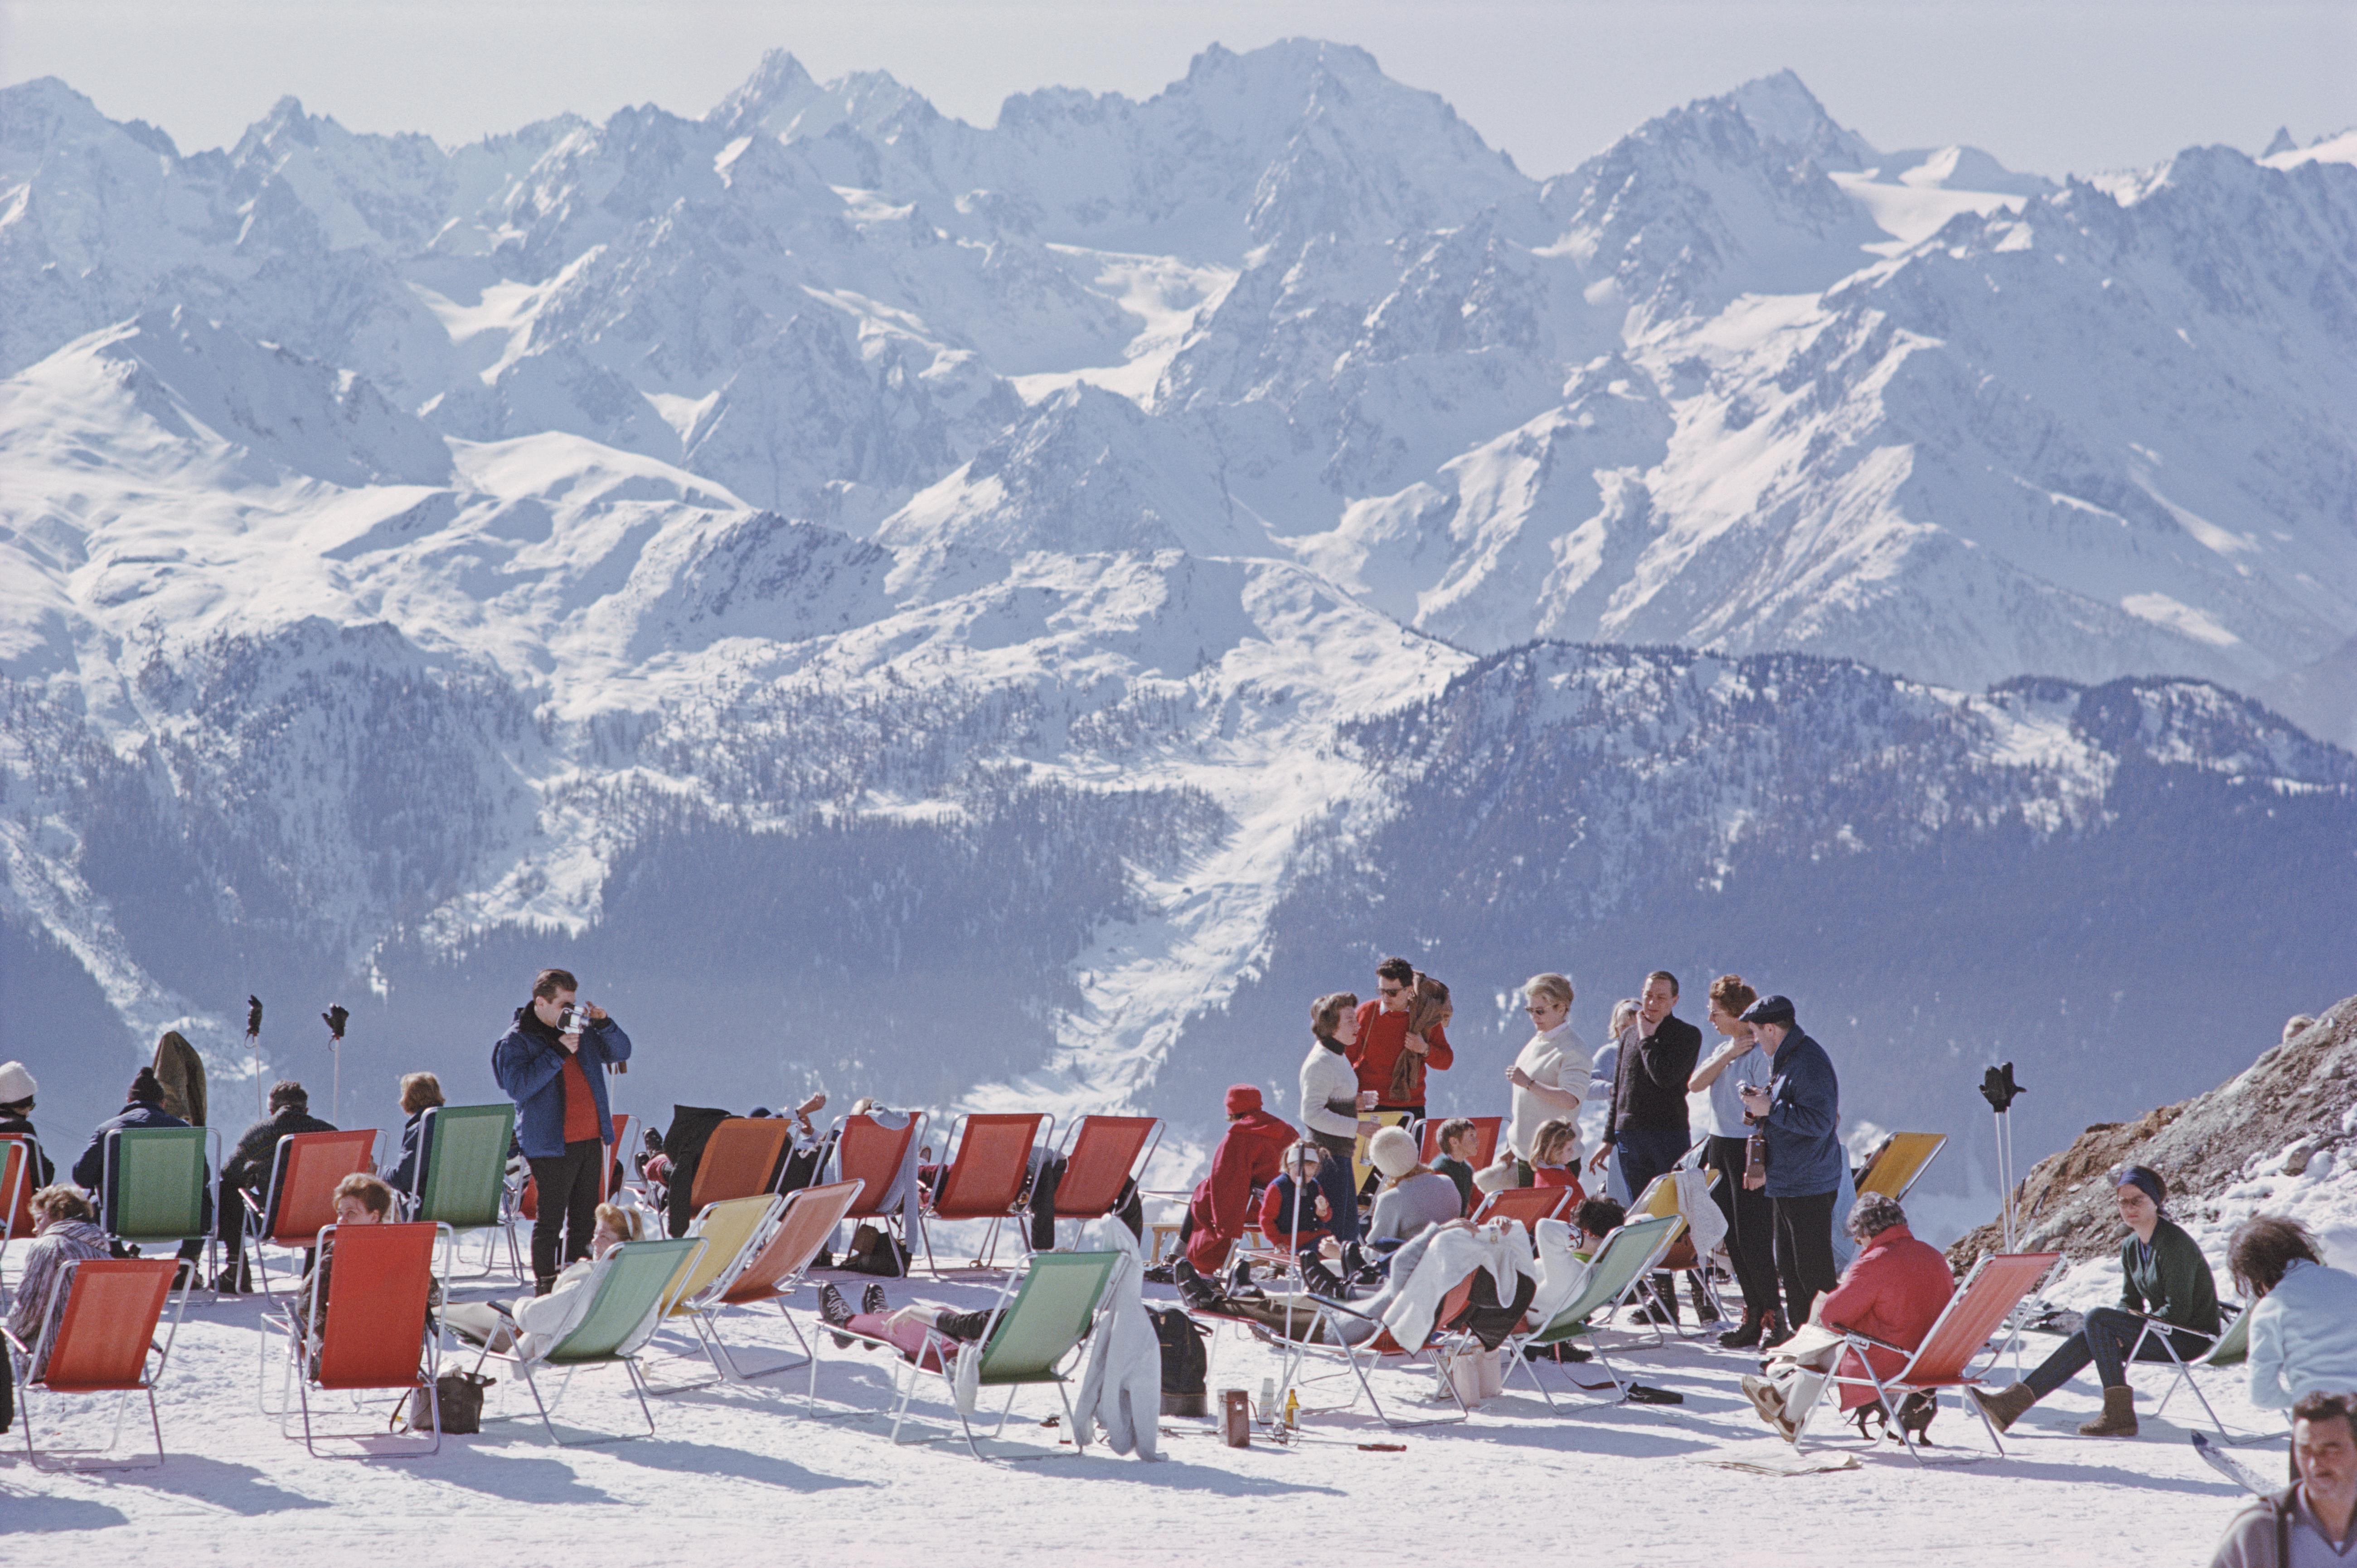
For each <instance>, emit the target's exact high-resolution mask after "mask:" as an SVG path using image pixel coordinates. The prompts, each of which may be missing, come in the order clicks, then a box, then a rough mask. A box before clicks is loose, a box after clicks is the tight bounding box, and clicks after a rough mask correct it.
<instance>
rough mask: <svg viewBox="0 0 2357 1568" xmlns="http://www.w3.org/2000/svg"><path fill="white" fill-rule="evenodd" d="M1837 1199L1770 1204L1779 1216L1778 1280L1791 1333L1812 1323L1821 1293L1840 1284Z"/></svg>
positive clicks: (1819, 1196)
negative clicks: (1836, 1253) (1811, 1312)
mask: <svg viewBox="0 0 2357 1568" xmlns="http://www.w3.org/2000/svg"><path fill="white" fill-rule="evenodd" d="M1834 1197H1835V1194H1833V1193H1830V1192H1814V1193H1811V1194H1809V1195H1808V1196H1807V1197H1771V1198H1770V1199H1769V1200H1768V1201H1769V1204H1770V1207H1771V1208H1773V1209H1774V1210H1775V1214H1776V1277H1777V1279H1778V1280H1779V1281H1781V1283H1782V1284H1783V1286H1784V1313H1785V1317H1784V1326H1785V1328H1786V1329H1787V1330H1788V1331H1789V1330H1791V1329H1793V1328H1796V1327H1798V1326H1800V1325H1802V1324H1803V1323H1806V1322H1807V1321H1808V1320H1809V1309H1810V1308H1811V1307H1813V1306H1814V1305H1816V1302H1817V1293H1818V1292H1820V1291H1829V1290H1831V1289H1833V1288H1834V1286H1835V1285H1837V1284H1839V1283H1841V1270H1840V1268H1839V1267H1838V1266H1837V1265H1835V1262H1834Z"/></svg>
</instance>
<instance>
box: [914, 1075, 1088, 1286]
mask: <svg viewBox="0 0 2357 1568" xmlns="http://www.w3.org/2000/svg"><path fill="white" fill-rule="evenodd" d="M1055 1123H1056V1119H1055V1118H1054V1117H1052V1116H1046V1115H1041V1114H1038V1113H1035V1112H1024V1113H1021V1114H1005V1115H984V1114H975V1115H972V1116H964V1117H961V1118H959V1120H958V1123H957V1126H956V1127H955V1128H954V1129H952V1134H951V1136H952V1140H953V1141H954V1143H955V1144H956V1145H957V1154H956V1156H955V1157H954V1158H952V1160H951V1161H950V1163H949V1166H948V1168H947V1169H945V1170H943V1171H942V1174H941V1176H940V1177H939V1178H938V1179H937V1180H936V1181H935V1182H934V1184H933V1190H932V1191H931V1194H929V1195H928V1196H927V1197H926V1198H925V1200H924V1202H923V1204H922V1205H921V1206H920V1208H918V1210H917V1230H918V1232H919V1233H920V1235H922V1236H923V1238H924V1241H925V1266H926V1267H927V1268H929V1269H931V1270H932V1272H933V1273H934V1274H935V1275H936V1276H937V1277H938V1276H939V1275H940V1273H941V1272H942V1266H941V1264H940V1263H938V1262H935V1261H934V1259H933V1225H932V1222H933V1221H934V1220H936V1219H941V1220H963V1219H987V1220H989V1221H990V1230H989V1232H988V1234H987V1235H986V1237H985V1241H984V1246H983V1250H982V1251H981V1253H980V1254H979V1255H977V1256H976V1257H975V1258H974V1263H973V1266H974V1268H977V1269H986V1268H989V1267H990V1266H991V1265H992V1262H993V1261H994V1260H995V1259H996V1257H997V1256H998V1231H999V1228H1000V1227H1001V1226H1003V1225H1005V1224H1006V1220H1007V1217H1008V1216H1010V1215H1017V1214H1021V1213H1022V1212H1023V1208H1022V1205H1023V1195H1024V1194H1025V1193H1026V1192H1028V1190H1029V1189H1030V1187H1031V1152H1032V1150H1033V1149H1035V1148H1037V1147H1038V1146H1039V1139H1040V1136H1041V1134H1042V1133H1048V1132H1052V1131H1053V1129H1054V1127H1055Z"/></svg>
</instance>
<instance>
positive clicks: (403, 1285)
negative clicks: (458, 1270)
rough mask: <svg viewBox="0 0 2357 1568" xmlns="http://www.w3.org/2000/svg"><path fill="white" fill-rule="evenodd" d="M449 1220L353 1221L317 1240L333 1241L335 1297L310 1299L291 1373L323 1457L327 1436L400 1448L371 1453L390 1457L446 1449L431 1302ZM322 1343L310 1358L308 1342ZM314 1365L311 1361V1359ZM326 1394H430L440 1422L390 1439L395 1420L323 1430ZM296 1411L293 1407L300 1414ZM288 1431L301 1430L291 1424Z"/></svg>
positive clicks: (306, 1439) (320, 1233)
mask: <svg viewBox="0 0 2357 1568" xmlns="http://www.w3.org/2000/svg"><path fill="white" fill-rule="evenodd" d="M446 1229H447V1227H445V1226H441V1225H435V1224H427V1223H416V1224H408V1225H346V1226H339V1225H336V1224H334V1223H332V1222H330V1223H329V1224H328V1225H326V1226H323V1227H322V1228H321V1229H320V1230H317V1232H315V1233H314V1236H313V1245H314V1246H317V1247H330V1246H331V1247H333V1248H334V1249H335V1260H334V1262H333V1263H332V1265H331V1266H330V1269H329V1273H328V1299H327V1302H326V1303H325V1305H324V1306H323V1305H322V1304H320V1303H319V1302H317V1301H314V1302H312V1303H311V1304H310V1316H309V1318H308V1319H307V1321H306V1322H305V1323H304V1324H303V1325H302V1326H301V1328H302V1331H301V1332H300V1333H296V1334H291V1335H289V1336H288V1337H287V1340H286V1345H287V1354H286V1371H287V1375H288V1376H289V1377H291V1378H293V1379H294V1380H295V1382H296V1392H297V1396H298V1402H299V1404H300V1406H301V1409H302V1413H303V1445H304V1446H305V1447H306V1448H307V1449H309V1450H310V1451H311V1455H312V1456H313V1457H314V1458H319V1457H324V1455H320V1453H319V1439H320V1438H322V1437H328V1438H350V1439H374V1440H381V1443H382V1444H398V1445H397V1446H392V1447H387V1446H382V1445H380V1446H377V1447H375V1448H373V1449H368V1450H363V1451H362V1452H363V1453H364V1454H371V1453H372V1454H375V1455H381V1456H382V1457H386V1458H403V1457H407V1456H410V1455H419V1454H432V1453H435V1452H436V1451H437V1450H438V1449H440V1447H441V1446H442V1402H441V1400H440V1398H439V1396H438V1395H437V1394H436V1392H435V1381H434V1380H435V1378H436V1376H437V1375H438V1374H439V1372H440V1369H441V1366H440V1356H439V1347H440V1343H441V1339H440V1336H438V1335H428V1334H427V1333H426V1332H425V1307H426V1302H427V1299H428V1292H429V1290H430V1288H431V1286H432V1285H433V1283H434V1249H435V1247H436V1245H437V1244H438V1242H439V1240H440V1237H441V1232H442V1231H443V1230H446ZM306 1345H312V1346H316V1347H317V1353H316V1355H313V1356H310V1357H306V1356H305V1354H304V1347H305V1346H306ZM306 1363H308V1364H306ZM313 1389H317V1390H319V1391H322V1392H330V1391H349V1392H354V1393H358V1392H362V1391H376V1390H385V1389H399V1390H402V1391H404V1398H405V1397H406V1393H407V1391H410V1390H414V1389H424V1390H425V1391H426V1401H427V1404H428V1407H429V1408H430V1409H431V1410H432V1411H433V1412H434V1428H433V1430H432V1431H431V1432H430V1433H425V1434H417V1435H416V1437H415V1438H414V1440H411V1441H406V1442H402V1441H400V1440H396V1439H393V1438H389V1437H387V1435H386V1424H387V1423H385V1422H383V1421H382V1420H381V1419H379V1420H371V1421H370V1422H368V1423H366V1424H365V1425H363V1426H362V1428H361V1430H360V1431H357V1432H314V1431H313V1430H312V1426H311V1391H312V1390H313ZM288 1413H292V1412H288ZM279 1433H280V1434H281V1435H282V1436H292V1435H293V1434H292V1433H289V1432H287V1431H286V1425H285V1420H284V1419H283V1418H282V1420H281V1421H280V1423H279Z"/></svg>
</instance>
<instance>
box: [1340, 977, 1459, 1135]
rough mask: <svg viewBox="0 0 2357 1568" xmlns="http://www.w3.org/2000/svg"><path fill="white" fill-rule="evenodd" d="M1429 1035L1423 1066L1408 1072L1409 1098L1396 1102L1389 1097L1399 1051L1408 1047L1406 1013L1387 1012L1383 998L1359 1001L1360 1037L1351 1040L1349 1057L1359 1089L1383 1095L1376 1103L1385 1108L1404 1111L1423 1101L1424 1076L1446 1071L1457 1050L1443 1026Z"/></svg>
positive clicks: (1421, 1103) (1419, 1104) (1418, 1105)
mask: <svg viewBox="0 0 2357 1568" xmlns="http://www.w3.org/2000/svg"><path fill="white" fill-rule="evenodd" d="M1426 1038H1427V1039H1429V1040H1430V1041H1431V1044H1432V1049H1431V1050H1430V1051H1428V1052H1426V1055H1425V1058H1424V1065H1423V1066H1422V1067H1418V1068H1416V1069H1413V1070H1412V1071H1411V1072H1410V1073H1409V1074H1408V1080H1407V1098H1406V1099H1405V1100H1404V1101H1393V1100H1391V1099H1390V1098H1389V1092H1388V1091H1389V1090H1390V1089H1391V1086H1392V1068H1393V1066H1394V1064H1395V1063H1396V1062H1397V1061H1398V1060H1399V1057H1400V1053H1401V1052H1402V1051H1404V1050H1405V1049H1407V1013H1406V1012H1405V1009H1403V1010H1402V1011H1400V1012H1397V1013H1386V1012H1384V1011H1383V1002H1382V1000H1381V999H1380V998H1378V999H1376V1000H1373V1001H1368V1002H1361V1003H1360V1004H1359V1037H1358V1038H1357V1039H1356V1040H1354V1041H1352V1042H1351V1049H1350V1052H1349V1055H1348V1058H1347V1059H1348V1060H1349V1062H1350V1064H1351V1067H1353V1068H1355V1069H1358V1074H1359V1088H1360V1089H1361V1090H1362V1091H1363V1090H1370V1089H1372V1090H1374V1091H1375V1093H1376V1094H1377V1095H1379V1096H1382V1097H1383V1098H1381V1099H1379V1100H1378V1101H1376V1103H1377V1104H1378V1105H1380V1106H1381V1107H1383V1109H1384V1110H1386V1111H1405V1110H1407V1109H1409V1108H1410V1107H1421V1106H1422V1105H1423V1104H1424V1075H1425V1073H1426V1071H1427V1070H1429V1071H1432V1072H1447V1071H1448V1068H1449V1064H1450V1063H1452V1062H1454V1061H1456V1059H1457V1053H1456V1052H1454V1051H1452V1050H1450V1049H1449V1048H1448V1035H1447V1033H1445V1032H1444V1031H1442V1030H1440V1029H1437V1028H1436V1029H1433V1030H1431V1031H1430V1032H1429V1033H1428V1035H1427V1036H1426Z"/></svg>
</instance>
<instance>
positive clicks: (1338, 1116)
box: [1299, 991, 1377, 1241]
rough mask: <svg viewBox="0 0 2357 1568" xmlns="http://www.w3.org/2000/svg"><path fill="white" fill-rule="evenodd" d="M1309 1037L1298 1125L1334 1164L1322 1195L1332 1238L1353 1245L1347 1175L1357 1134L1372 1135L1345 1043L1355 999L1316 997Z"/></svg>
mask: <svg viewBox="0 0 2357 1568" xmlns="http://www.w3.org/2000/svg"><path fill="white" fill-rule="evenodd" d="M1309 1033H1310V1035H1311V1036H1312V1037H1313V1043H1312V1044H1311V1046H1310V1047H1309V1054H1308V1056H1307V1057H1304V1058H1302V1061H1301V1105H1300V1111H1299V1117H1300V1122H1301V1124H1302V1125H1303V1126H1304V1127H1305V1128H1307V1129H1308V1133H1309V1136H1310V1137H1311V1138H1312V1139H1313V1140H1315V1141H1316V1143H1317V1144H1318V1147H1319V1148H1321V1149H1323V1150H1325V1151H1326V1154H1327V1155H1328V1157H1329V1159H1330V1160H1334V1161H1338V1162H1340V1170H1341V1172H1342V1179H1341V1180H1340V1181H1338V1182H1335V1183H1333V1184H1332V1185H1331V1187H1329V1189H1328V1191H1327V1201H1328V1202H1329V1204H1330V1205H1331V1206H1332V1208H1333V1209H1334V1218H1333V1220H1332V1233H1333V1236H1334V1238H1335V1240H1339V1241H1355V1240H1358V1239H1359V1195H1358V1192H1357V1189H1356V1188H1355V1187H1352V1185H1351V1180H1350V1173H1351V1168H1352V1162H1353V1161H1354V1160H1355V1159H1356V1158H1357V1155H1358V1149H1359V1136H1360V1134H1361V1133H1370V1134H1372V1133H1373V1132H1374V1130H1375V1127H1376V1125H1377V1123H1376V1122H1374V1120H1373V1119H1372V1118H1361V1116H1360V1114H1359V1075H1358V1071H1357V1069H1354V1068H1352V1067H1351V1060H1350V1048H1351V1042H1352V1041H1353V1040H1355V1039H1357V1038H1358V1036H1359V999H1358V998H1357V997H1356V996H1354V995H1352V994H1351V993H1350V992H1347V991H1337V992H1335V993H1333V994H1332V995H1330V996H1321V997H1319V998H1318V1000H1317V1002H1316V1003H1315V1004H1313V1005H1312V1006H1311V1007H1310V1009H1309Z"/></svg>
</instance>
